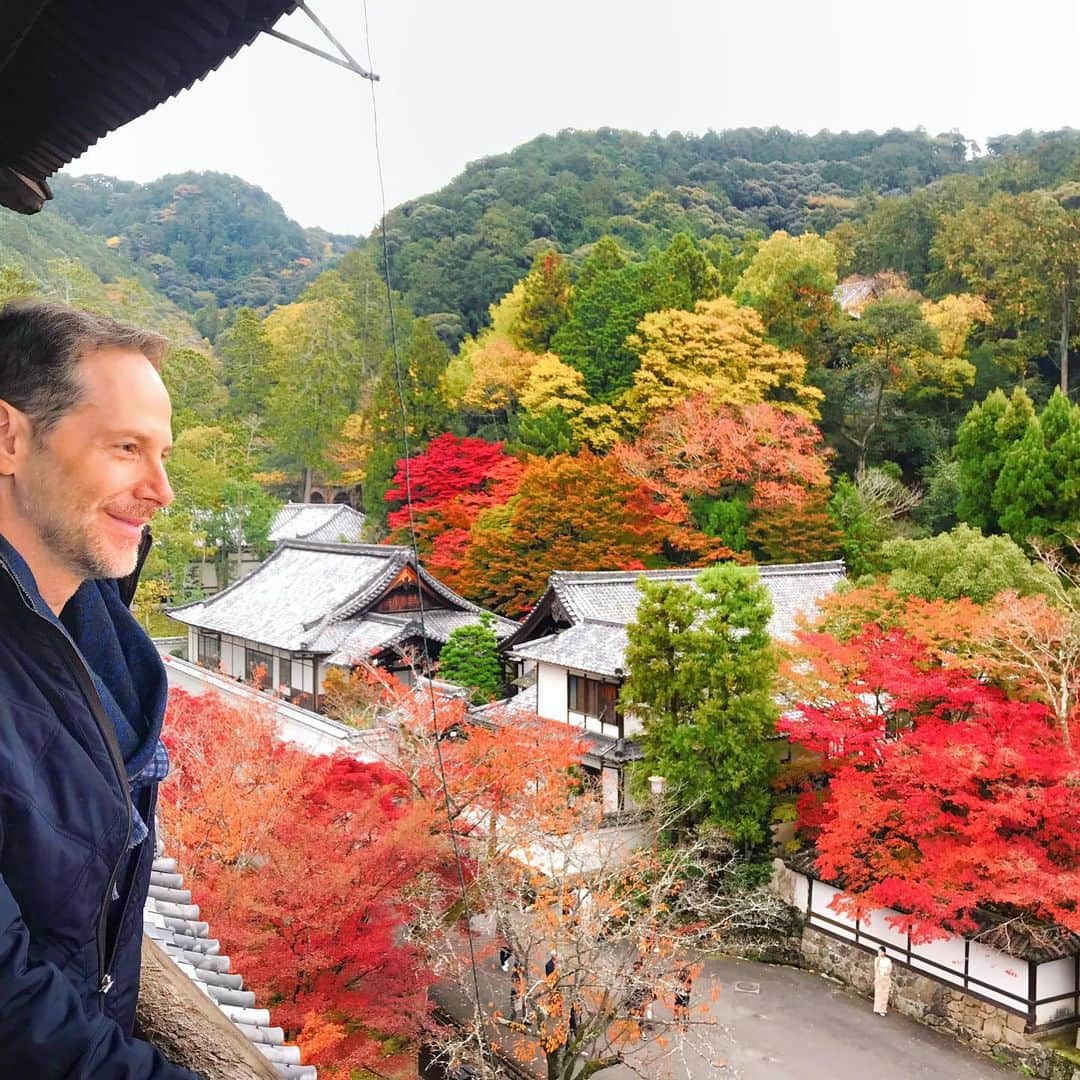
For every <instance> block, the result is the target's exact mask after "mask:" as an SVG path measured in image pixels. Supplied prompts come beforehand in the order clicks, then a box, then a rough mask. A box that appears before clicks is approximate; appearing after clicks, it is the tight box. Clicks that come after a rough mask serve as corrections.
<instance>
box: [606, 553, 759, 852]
mask: <svg viewBox="0 0 1080 1080" xmlns="http://www.w3.org/2000/svg"><path fill="white" fill-rule="evenodd" d="M640 588H641V592H642V598H641V602H640V604H639V605H638V611H637V617H636V619H635V620H634V622H633V623H631V624H630V626H629V627H628V628H627V639H628V644H627V651H626V666H627V671H628V675H627V679H626V682H625V683H624V684H623V688H622V691H621V694H620V705H621V707H622V708H623V709H624V710H625V711H626V712H627V713H632V714H634V715H635V716H637V717H638V718H640V720H641V721H642V723H643V726H644V733H643V735H642V750H643V753H644V760H643V761H642V763H641V766H640V775H643V776H648V775H652V774H656V775H660V776H663V777H665V778H666V779H667V782H668V789H669V791H671V792H672V794H673V797H674V798H676V799H678V800H680V801H681V803H682V805H684V806H685V808H686V813H687V818H688V820H689V821H690V822H709V823H711V824H715V825H717V826H719V827H720V828H721V829H723V830H724V831H725V832H726V833H728V834H729V835H730V836H731V837H732V839H733V840H736V841H737V842H739V843H742V844H746V845H754V844H759V843H762V842H763V841H764V840H765V839H766V838H767V835H768V824H767V823H768V821H769V817H770V812H771V808H772V789H771V781H772V777H773V775H774V770H775V756H774V754H773V751H772V748H771V746H770V743H769V738H770V736H771V735H772V734H773V733H774V730H775V724H776V718H777V707H776V703H775V701H774V699H773V679H774V677H775V675H776V657H775V653H774V650H773V645H772V642H771V639H770V637H769V632H768V628H767V627H768V622H769V618H770V616H771V614H772V602H771V601H770V599H769V594H768V592H767V590H766V589H765V587H764V586H763V585H761V583H760V582H759V581H758V579H757V573H756V571H754V570H752V569H748V568H744V567H736V566H731V565H720V566H715V567H712V568H710V569H707V570H703V571H702V572H701V573H700V574H699V575H698V577H697V581H696V584H695V585H681V584H676V583H672V582H663V581H661V582H649V581H646V580H642V582H641V584H640Z"/></svg>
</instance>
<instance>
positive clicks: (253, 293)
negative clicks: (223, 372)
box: [43, 172, 355, 336]
mask: <svg viewBox="0 0 1080 1080" xmlns="http://www.w3.org/2000/svg"><path fill="white" fill-rule="evenodd" d="M52 186H53V192H54V195H55V198H54V200H53V202H52V203H50V204H48V206H47V207H46V210H45V211H44V212H43V216H46V215H49V216H53V217H59V218H62V219H63V220H65V221H67V222H70V223H72V224H74V225H76V226H78V228H79V229H81V230H83V231H84V232H86V233H90V234H92V235H94V236H98V237H101V238H102V239H104V240H105V241H106V242H107V243H108V244H109V246H110V247H111V248H113V249H115V250H116V251H117V253H118V254H122V255H124V256H126V257H127V259H128V260H129V261H130V263H132V264H133V265H135V266H136V267H138V268H139V269H140V270H142V271H144V272H145V273H146V274H147V275H148V277H149V280H150V281H152V283H153V284H154V285H155V287H156V288H157V289H158V290H159V291H160V292H162V293H164V295H165V296H167V297H168V298H169V299H170V300H172V301H173V302H174V303H176V304H177V305H179V306H180V307H181V308H183V309H184V310H186V311H188V312H192V313H194V312H196V311H199V310H200V309H204V308H207V307H208V306H209V307H212V308H227V307H240V306H246V307H255V308H269V307H273V306H275V305H277V304H287V303H289V302H290V301H292V300H295V299H296V297H297V296H298V295H299V294H300V292H301V291H302V290H303V288H304V286H305V285H307V284H308V282H310V281H312V280H313V279H314V278H315V277H317V276H318V274H319V273H320V272H321V271H322V270H325V269H326V268H327V267H328V266H330V265H331V264H332V263H333V262H335V261H336V260H337V258H338V257H340V256H341V255H342V254H344V253H345V252H346V251H347V250H349V249H350V248H351V247H352V246H354V244H355V239H354V238H353V237H349V236H340V235H337V234H333V233H328V232H326V231H325V230H323V229H305V228H303V227H302V226H300V225H298V224H297V223H296V222H295V221H293V220H291V219H290V218H289V217H287V216H286V214H285V211H284V210H283V209H282V208H281V206H280V204H279V203H277V202H275V201H274V200H273V199H272V198H271V197H270V196H269V195H268V194H267V193H266V192H265V191H263V190H262V189H261V188H258V187H256V186H255V185H254V184H249V183H247V182H246V181H244V180H241V179H239V178H238V177H235V176H227V175H225V174H223V173H206V172H187V173H179V174H176V175H171V176H163V177H161V178H160V179H158V180H154V181H152V182H151V183H148V184H136V183H134V182H133V181H130V180H117V179H115V178H114V177H111V176H68V175H66V174H61V175H59V176H57V177H56V178H55V180H54V181H53V185H52ZM209 329H210V328H209V327H204V332H208V331H209ZM211 336H212V335H211Z"/></svg>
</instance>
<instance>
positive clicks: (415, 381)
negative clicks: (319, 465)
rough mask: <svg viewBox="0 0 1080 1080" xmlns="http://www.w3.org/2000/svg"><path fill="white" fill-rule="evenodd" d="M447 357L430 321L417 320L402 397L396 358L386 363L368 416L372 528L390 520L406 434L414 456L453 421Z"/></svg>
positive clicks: (367, 505) (367, 493) (367, 495)
mask: <svg viewBox="0 0 1080 1080" xmlns="http://www.w3.org/2000/svg"><path fill="white" fill-rule="evenodd" d="M448 359H449V354H448V353H447V351H446V346H445V345H443V343H442V341H441V340H440V339H439V336H438V334H436V333H435V330H434V329H433V327H432V326H431V324H430V323H428V321H427V320H426V319H417V320H416V322H415V323H414V324H413V326H412V330H411V332H410V334H409V340H408V344H407V345H406V348H405V353H404V356H403V357H402V366H403V371H402V380H401V383H402V385H401V388H400V396H399V388H398V377H397V365H396V364H395V362H394V356H393V354H392V353H388V354H387V355H386V357H385V359H384V360H383V364H382V370H381V371H380V372H379V379H378V382H377V383H376V384H375V388H374V390H373V391H372V394H371V398H370V400H369V401H368V404H367V407H366V409H365V411H364V419H363V427H364V429H365V432H366V435H367V453H366V457H365V464H364V511H365V512H366V513H367V515H368V517H369V518H370V520H371V524H372V525H374V526H381V525H382V524H384V523H385V521H386V499H385V495H386V492H387V491H388V490H389V488H390V484H391V482H392V480H393V477H394V472H395V471H396V469H397V463H398V461H399V459H401V458H403V457H405V456H406V455H405V431H404V430H403V429H402V420H401V417H402V412H403V411H404V413H405V422H406V425H407V431H408V446H409V453H410V454H417V453H419V452H420V451H421V450H423V448H424V446H426V445H427V443H428V442H429V441H430V440H431V439H433V438H434V437H435V436H436V435H441V434H442V433H443V432H445V431H446V430H447V429H448V428H449V426H450V422H451V417H450V410H449V409H448V408H447V405H446V400H445V398H444V397H443V394H442V377H443V374H444V372H445V371H446V364H447V360H448Z"/></svg>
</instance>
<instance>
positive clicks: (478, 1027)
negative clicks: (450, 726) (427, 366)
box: [363, 0, 485, 1062]
mask: <svg viewBox="0 0 1080 1080" xmlns="http://www.w3.org/2000/svg"><path fill="white" fill-rule="evenodd" d="M363 11H364V41H365V47H366V50H367V60H368V68H369V69H370V70H374V64H373V62H372V58H371V34H370V32H369V30H368V9H367V0H363ZM370 86H371V115H372V123H373V129H374V135H375V165H376V169H377V171H378V177H379V202H380V214H379V231H380V233H381V235H382V250H383V280H384V282H385V284H386V303H387V309H388V312H389V316H390V342H391V349H392V353H393V357H394V381H395V383H396V386H397V400H398V410H399V412H400V414H401V443H402V448H403V449H404V451H405V455H404V459H403V460H404V469H405V505H406V506H407V507H408V510H409V538H410V541H411V546H412V553H413V560H414V564H415V566H416V595H417V601H418V603H419V605H420V607H419V614H420V619H419V622H420V640H421V657H422V660H423V669H424V671H425V672H426V675H427V688H428V698H429V702H430V705H431V724H432V733H433V736H434V740H435V759H436V763H437V766H438V770H439V782H440V784H441V786H442V793H443V805H444V808H445V811H446V824H447V827H448V828H449V830H450V844H451V847H452V849H453V853H454V865H455V867H456V869H457V878H458V888H459V891H460V893H461V904H462V911H463V914H464V917H465V925H466V927H467V928H468V927H469V924H470V922H471V910H470V905H469V897H468V889H467V888H466V885H465V871H464V868H463V865H462V858H461V850H460V846H459V844H458V837H457V831H456V830H455V828H454V815H453V807H452V806H451V803H450V789H449V787H448V786H447V783H446V768H445V765H444V763H443V754H442V739H441V738H440V735H441V732H440V731H439V713H438V704H437V702H436V698H435V687H434V685H433V683H432V676H431V654H430V651H429V649H428V639H427V629H426V626H425V622H424V591H423V589H422V588H421V578H420V549H419V546H418V544H417V542H416V521H415V517H414V513H413V499H412V472H411V466H410V462H409V453H410V447H409V423H408V415H407V411H406V408H405V379H404V375H403V374H402V368H401V352H400V349H399V347H398V335H397V319H396V317H395V315H394V290H393V288H392V286H391V284H390V244H389V242H388V241H387V238H386V186H385V183H384V181H383V167H382V152H381V150H380V147H379V109H378V102H377V100H376V94H375V82H374V80H371V81H370ZM465 939H466V941H467V943H468V946H469V967H470V971H471V974H472V983H473V993H474V997H473V1020H474V1035H475V1038H476V1045H477V1048H478V1050H479V1053H480V1059H481V1062H483V1060H484V1057H485V1047H484V1038H483V1020H484V1017H483V1012H482V1010H481V1000H482V999H481V996H480V976H479V972H478V966H477V962H476V950H475V948H474V947H473V940H472V933H471V930H469V929H467V931H466V934H465Z"/></svg>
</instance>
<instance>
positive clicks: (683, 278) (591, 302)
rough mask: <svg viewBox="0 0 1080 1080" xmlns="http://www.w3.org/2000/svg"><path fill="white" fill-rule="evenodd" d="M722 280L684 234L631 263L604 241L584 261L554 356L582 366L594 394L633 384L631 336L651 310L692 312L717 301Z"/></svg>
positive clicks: (611, 242) (553, 344) (604, 395)
mask: <svg viewBox="0 0 1080 1080" xmlns="http://www.w3.org/2000/svg"><path fill="white" fill-rule="evenodd" d="M717 290H718V279H717V275H716V271H715V270H714V269H713V268H712V266H711V265H710V264H709V261H708V259H706V258H705V256H704V255H703V254H702V253H701V251H699V250H698V248H697V246H696V244H695V243H694V241H693V239H692V238H691V237H690V236H689V235H687V234H685V233H680V234H678V235H676V236H675V237H673V238H672V240H671V243H670V244H669V245H668V247H667V248H666V249H665V250H663V251H656V252H653V253H652V254H651V255H650V256H649V258H648V259H647V260H646V261H645V262H642V263H627V262H626V260H625V258H624V257H623V255H622V253H621V252H620V250H619V248H618V245H617V244H616V243H615V241H614V240H612V239H611V237H604V238H602V239H601V240H600V241H598V243H597V244H596V246H595V247H594V249H593V250H592V251H591V252H590V254H589V256H588V258H586V260H585V262H584V263H583V264H582V268H581V273H580V275H579V276H578V280H577V282H576V284H575V285H574V289H573V292H572V293H571V296H570V317H569V319H568V320H567V322H566V323H565V325H564V326H563V327H562V328H561V329H560V330H559V331H558V333H556V334H555V336H554V337H553V339H552V342H551V348H552V351H553V352H555V353H557V354H558V355H559V356H561V357H562V358H563V360H565V361H566V363H568V364H570V365H571V366H572V367H575V368H577V369H578V370H579V371H580V372H581V373H582V374H583V375H584V376H585V382H586V385H587V387H588V390H589V393H590V394H591V395H592V396H593V397H597V398H601V399H604V398H608V397H610V396H611V395H613V394H615V393H617V392H618V391H619V390H622V389H625V388H626V387H628V386H629V385H630V383H631V381H632V379H633V374H634V371H635V369H636V368H637V366H638V359H637V357H636V356H635V355H634V353H633V352H632V351H631V350H630V349H628V348H627V346H626V339H627V337H628V336H629V335H630V334H631V333H633V331H634V328H635V327H636V326H637V325H638V323H639V322H640V321H641V320H642V318H644V316H645V315H646V313H647V312H650V311H659V310H661V309H667V308H679V309H689V308H691V307H693V306H694V304H695V303H696V302H697V301H698V300H706V299H710V298H712V297H714V296H716V293H717Z"/></svg>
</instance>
